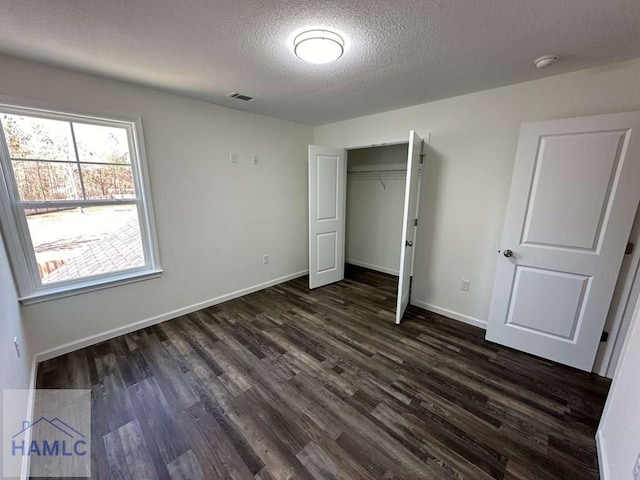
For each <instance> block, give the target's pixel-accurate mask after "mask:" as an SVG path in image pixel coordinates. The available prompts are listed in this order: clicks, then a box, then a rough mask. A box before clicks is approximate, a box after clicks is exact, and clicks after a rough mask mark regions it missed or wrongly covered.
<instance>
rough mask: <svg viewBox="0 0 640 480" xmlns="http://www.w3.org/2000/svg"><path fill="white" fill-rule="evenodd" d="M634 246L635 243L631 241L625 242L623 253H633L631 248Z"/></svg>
mask: <svg viewBox="0 0 640 480" xmlns="http://www.w3.org/2000/svg"><path fill="white" fill-rule="evenodd" d="M635 246H636V244H635V243H633V242H629V243H627V248H625V249H624V254H625V255H631V254H632V253H633V249H634V248H635Z"/></svg>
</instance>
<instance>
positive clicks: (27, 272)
mask: <svg viewBox="0 0 640 480" xmlns="http://www.w3.org/2000/svg"><path fill="white" fill-rule="evenodd" d="M0 113H9V114H16V115H26V116H30V117H40V118H48V119H53V120H64V121H76V122H82V123H89V124H92V125H101V126H112V127H118V128H124V129H126V131H127V139H128V146H129V154H130V160H131V168H132V171H133V180H134V186H135V191H136V198H135V199H126V200H115V199H114V200H54V201H42V202H22V201H21V200H20V197H19V194H18V189H17V183H16V181H15V179H14V174H13V167H12V165H11V158H10V154H9V151H8V147H7V142H6V139H5V137H4V129H3V128H2V125H1V124H0V228H1V230H2V234H3V237H4V240H5V243H6V248H7V253H8V255H9V259H10V261H11V266H12V269H13V275H14V278H15V281H16V284H17V287H18V292H19V295H20V298H19V300H20V301H21V302H22V303H23V304H31V303H38V302H42V301H47V300H52V299H56V298H61V297H67V296H70V295H77V294H80V293H84V292H90V291H95V290H100V289H103V288H110V287H114V286H117V285H124V284H127V283H132V282H137V281H141V280H146V279H149V278H156V277H159V276H160V275H161V274H162V268H161V267H160V257H159V252H158V240H157V234H156V227H155V222H154V215H153V206H152V204H151V193H150V192H151V190H150V186H149V174H148V170H147V161H146V155H145V149H144V139H143V135H142V119H141V118H140V117H139V116H122V115H113V114H98V115H96V114H91V113H86V112H79V111H77V110H70V109H68V108H59V107H51V106H47V105H42V104H36V103H34V102H33V101H30V100H21V99H15V98H10V97H4V96H0ZM119 204H124V205H135V206H136V208H137V212H138V219H139V223H140V235H141V239H142V245H143V252H144V259H145V265H144V266H143V267H137V268H132V269H127V270H119V271H116V272H111V273H104V274H99V275H93V276H90V277H82V278H80V279H72V280H65V281H60V282H54V283H51V284H43V283H42V281H41V279H40V275H39V273H38V268H37V262H36V257H35V252H34V248H33V243H32V241H31V237H30V233H29V228H28V225H27V221H26V216H25V215H24V212H23V209H24V208H29V207H36V206H37V207H39V208H42V207H47V206H49V207H51V206H55V207H58V206H70V207H78V206H105V205H119Z"/></svg>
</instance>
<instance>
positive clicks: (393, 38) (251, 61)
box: [0, 0, 640, 125]
mask: <svg viewBox="0 0 640 480" xmlns="http://www.w3.org/2000/svg"><path fill="white" fill-rule="evenodd" d="M311 26H325V27H330V28H333V29H335V30H337V31H339V32H341V33H342V34H343V35H344V36H345V38H346V51H345V54H344V56H343V57H342V58H341V59H340V60H338V61H337V62H335V63H333V64H329V65H310V64H306V63H304V62H302V61H300V60H298V59H297V58H296V57H295V56H294V55H293V54H292V52H291V48H290V44H289V42H290V39H291V36H292V35H293V34H294V33H295V32H296V31H300V29H301V28H303V27H311ZM0 52H2V53H7V54H10V55H16V56H20V57H25V58H29V59H33V60H37V61H43V62H47V63H50V64H53V65H59V66H63V67H67V68H71V69H75V70H80V71H83V72H88V73H93V74H97V75H101V76H105V77H110V78H115V79H120V80H125V81H128V82H132V83H136V84H141V85H146V86H151V87H155V88H159V89H163V90H168V91H172V92H176V93H180V94H183V95H187V96H190V97H195V98H200V99H203V100H207V101H211V102H213V103H216V104H221V105H227V106H230V107H234V108H239V109H242V110H248V111H253V112H257V113H263V114H266V115H271V116H275V117H281V118H286V119H290V120H294V121H299V122H303V123H308V124H315V125H318V124H323V123H328V122H333V121H337V120H342V119H347V118H352V117H357V116H361V115H366V114H371V113H376V112H381V111H385V110H391V109H394V108H400V107H404V106H407V105H413V104H417V103H422V102H426V101H431V100H436V99H441V98H446V97H450V96H453V95H458V94H462V93H468V92H472V91H478V90H483V89H486V88H491V87H497V86H501V85H507V84H512V83H516V82H520V81H524V80H530V79H535V78H540V77H542V76H546V75H555V74H558V73H562V72H567V71H571V70H577V69H580V68H585V67H590V66H595V65H599V64H604V63H610V62H614V61H617V60H623V59H627V58H632V57H640V4H639V3H638V0H606V1H604V0H431V1H425V0H423V1H417V0H341V1H321V0H315V1H306V2H305V1H296V0H263V1H247V0H234V1H223V0H103V1H100V0H0ZM547 53H557V54H559V55H561V57H562V59H561V61H560V62H558V63H557V64H556V65H554V66H553V67H551V68H549V69H548V70H546V71H544V72H541V71H537V70H536V69H535V67H534V66H533V63H532V62H533V60H534V58H536V57H538V56H541V55H544V54H547ZM1 70H2V68H1V65H0V75H1V74H2V73H1ZM232 91H239V92H242V93H246V94H248V95H251V96H254V97H256V98H257V101H256V102H253V103H242V102H241V101H239V100H232V99H229V98H226V94H228V93H229V92H232Z"/></svg>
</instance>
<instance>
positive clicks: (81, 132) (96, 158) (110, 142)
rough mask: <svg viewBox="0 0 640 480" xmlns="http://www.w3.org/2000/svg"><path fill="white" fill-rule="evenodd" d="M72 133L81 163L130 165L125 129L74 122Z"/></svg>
mask: <svg viewBox="0 0 640 480" xmlns="http://www.w3.org/2000/svg"><path fill="white" fill-rule="evenodd" d="M73 131H74V133H75V137H76V144H77V145H78V157H79V158H80V161H81V162H100V163H119V164H128V163H131V159H130V158H129V142H128V140H127V130H126V129H124V128H117V127H104V126H101V125H89V124H87V123H75V122H74V123H73Z"/></svg>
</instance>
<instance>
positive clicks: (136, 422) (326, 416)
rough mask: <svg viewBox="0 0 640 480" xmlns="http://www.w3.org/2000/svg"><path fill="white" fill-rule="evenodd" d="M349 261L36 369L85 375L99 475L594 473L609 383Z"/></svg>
mask: <svg viewBox="0 0 640 480" xmlns="http://www.w3.org/2000/svg"><path fill="white" fill-rule="evenodd" d="M394 304H395V279H394V278H393V277H389V276H387V275H383V274H379V273H376V272H371V271H367V270H363V269H359V268H355V267H350V268H349V269H348V279H347V280H345V281H343V282H340V283H338V284H334V285H330V286H327V287H324V288H321V289H317V290H314V291H309V290H308V289H307V280H306V278H301V279H298V280H294V281H291V282H288V283H285V284H283V285H279V286H276V287H272V288H269V289H267V290H263V291H261V292H258V293H254V294H252V295H248V296H246V297H243V298H240V299H237V300H233V301H230V302H227V303H224V304H221V305H218V306H215V307H212V308H209V309H206V310H202V311H200V312H197V313H194V314H191V315H187V316H185V317H181V318H178V319H175V320H172V321H169V322H165V323H163V324H160V325H158V326H155V327H151V328H147V329H145V330H141V331H138V332H135V333H132V334H129V335H126V336H122V337H119V338H116V339H113V340H110V341H107V342H104V343H101V344H99V345H95V346H93V347H89V348H86V349H83V350H80V351H77V352H74V353H71V354H68V355H65V356H63V357H58V358H56V359H53V360H50V361H47V362H44V363H42V364H40V366H39V368H38V386H39V387H40V388H91V389H92V393H93V407H92V408H93V410H92V421H93V425H92V438H93V455H92V468H93V476H92V478H94V479H136V480H140V479H173V480H178V479H185V480H196V479H207V480H209V479H253V478H255V479H263V480H266V479H289V478H291V479H334V478H335V479H368V478H375V479H423V478H428V479H448V478H456V479H463V478H464V479H491V478H495V479H595V478H598V473H597V460H596V453H595V444H594V434H595V430H596V426H597V423H598V419H599V418H600V415H601V411H602V408H603V404H604V400H605V396H606V393H607V390H608V388H609V382H608V381H607V380H605V379H602V378H599V377H597V376H595V375H589V374H586V373H583V372H579V371H576V370H573V369H570V368H565V367H562V366H559V365H556V364H553V363H551V362H547V361H543V360H539V359H536V358H533V357H531V356H528V355H526V354H522V353H519V352H515V351H512V350H509V349H506V348H503V347H499V346H497V345H494V344H490V343H487V342H485V341H484V340H483V334H484V332H483V331H482V330H480V329H477V328H474V327H470V326H467V325H463V324H460V323H458V322H455V321H452V320H449V319H446V318H444V317H441V316H438V315H435V314H431V313H428V312H425V311H423V310H419V309H416V308H413V307H410V308H409V310H408V312H407V320H406V321H405V322H404V323H403V324H402V325H401V326H396V325H394V324H393V315H392V309H393V308H394Z"/></svg>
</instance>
